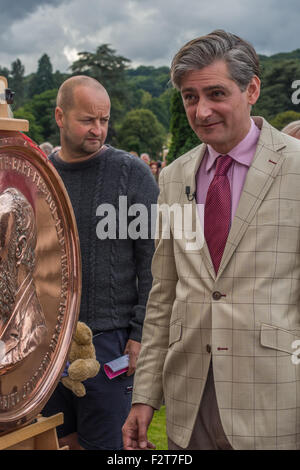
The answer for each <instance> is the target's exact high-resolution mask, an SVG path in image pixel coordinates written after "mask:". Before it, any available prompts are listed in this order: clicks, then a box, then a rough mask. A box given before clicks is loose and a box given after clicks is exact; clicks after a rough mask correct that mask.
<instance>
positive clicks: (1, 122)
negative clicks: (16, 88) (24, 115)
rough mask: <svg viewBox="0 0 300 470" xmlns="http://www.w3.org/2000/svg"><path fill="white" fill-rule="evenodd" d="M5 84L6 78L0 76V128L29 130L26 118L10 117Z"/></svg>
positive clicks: (4, 129) (5, 129)
mask: <svg viewBox="0 0 300 470" xmlns="http://www.w3.org/2000/svg"><path fill="white" fill-rule="evenodd" d="M7 86H8V85H7V80H6V78H5V77H3V76H0V130H3V131H24V132H27V131H28V130H29V122H28V121H27V120H26V119H14V118H13V117H10V109H9V106H8V104H7V102H6V96H5V90H6V89H7Z"/></svg>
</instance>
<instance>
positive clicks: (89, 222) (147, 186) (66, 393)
mask: <svg viewBox="0 0 300 470" xmlns="http://www.w3.org/2000/svg"><path fill="white" fill-rule="evenodd" d="M109 117H110V99H109V96H108V93H107V92H106V90H105V88H104V87H103V86H102V85H101V84H100V83H99V82H98V81H96V80H94V79H93V78H90V77H86V76H75V77H71V78H69V79H68V80H66V81H65V82H64V83H63V84H62V85H61V87H60V89H59V91H58V95H57V106H56V110H55V119H56V122H57V125H58V127H59V129H60V139H61V150H59V151H58V152H56V153H53V154H52V155H51V156H50V157H49V158H50V160H51V161H52V163H53V165H54V166H55V168H56V169H57V171H58V173H59V174H60V176H61V178H62V180H63V182H64V184H65V186H66V189H67V191H68V194H69V197H70V199H71V202H72V206H73V209H74V213H75V217H76V221H77V226H78V232H79V238H80V247H81V256H82V299H81V307H80V315H79V319H80V320H81V321H83V322H85V323H86V324H87V325H88V326H89V327H90V328H91V329H92V331H93V341H94V345H95V348H96V355H97V360H98V361H99V362H100V364H101V369H100V372H99V374H98V375H97V376H96V377H95V378H92V379H88V380H87V381H85V388H86V390H87V393H86V395H85V396H84V397H81V398H78V397H76V396H75V395H74V394H73V393H72V392H71V391H70V390H68V389H66V388H64V386H63V385H62V384H61V383H59V384H58V387H57V388H56V390H55V391H54V393H53V395H52V396H51V398H50V400H49V401H48V403H47V404H46V406H45V408H44V410H43V414H44V415H46V416H49V415H52V414H54V413H57V412H59V411H62V412H63V413H64V424H63V425H62V426H61V427H59V428H58V436H59V438H60V443H61V444H62V445H63V444H64V445H65V444H67V445H69V447H70V449H80V448H83V449H90V450H101V449H108V450H110V449H121V448H122V434H121V428H122V425H123V423H124V421H125V419H126V417H127V415H128V413H129V411H130V407H131V391H132V383H133V374H134V371H135V367H136V361H137V357H138V355H139V351H140V341H141V335H142V327H143V321H144V316H145V307H146V302H147V299H148V294H149V291H150V288H151V284H152V276H151V261H152V256H153V252H154V240H153V237H151V227H152V233H153V217H152V218H151V213H152V215H154V211H153V210H152V211H151V207H152V208H153V205H155V204H156V202H157V196H158V188H157V184H156V182H155V180H154V178H153V176H152V174H151V171H150V169H149V168H148V167H147V165H145V164H144V162H142V161H141V160H140V159H137V158H135V157H134V156H132V155H130V154H129V153H126V152H124V151H122V150H118V149H115V148H113V147H111V146H110V145H107V144H105V139H106V136H107V131H108V122H109ZM137 204H138V206H136V205H137ZM134 207H135V208H136V207H139V208H141V207H142V208H144V211H142V212H143V214H144V218H143V220H142V224H143V227H142V228H141V232H143V236H138V233H137V232H136V231H134V230H132V227H133V226H135V227H136V225H134V217H133V215H132V214H133V213H134V211H132V208H134ZM108 213H109V214H108ZM145 214H147V216H146V217H145ZM108 215H109V217H108ZM130 224H131V229H129V228H130ZM132 224H133V225H132ZM105 227H106V228H105ZM128 229H129V230H128ZM123 354H128V355H129V370H128V372H127V374H123V375H121V376H119V377H116V378H114V379H111V380H110V379H109V378H108V377H107V376H106V375H105V372H104V368H103V365H104V364H105V363H106V362H109V361H111V360H113V359H115V358H117V357H119V356H121V355H123Z"/></svg>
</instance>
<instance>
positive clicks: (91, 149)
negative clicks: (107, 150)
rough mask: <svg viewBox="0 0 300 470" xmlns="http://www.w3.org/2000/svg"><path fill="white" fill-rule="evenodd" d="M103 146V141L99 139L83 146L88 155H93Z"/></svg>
mask: <svg viewBox="0 0 300 470" xmlns="http://www.w3.org/2000/svg"><path fill="white" fill-rule="evenodd" d="M101 147H102V144H101V142H99V141H97V142H95V143H89V144H85V145H84V146H83V147H82V150H83V152H84V153H85V154H86V155H92V154H93V153H96V152H98V151H99V150H100V149H101Z"/></svg>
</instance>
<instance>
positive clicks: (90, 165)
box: [49, 146, 158, 341]
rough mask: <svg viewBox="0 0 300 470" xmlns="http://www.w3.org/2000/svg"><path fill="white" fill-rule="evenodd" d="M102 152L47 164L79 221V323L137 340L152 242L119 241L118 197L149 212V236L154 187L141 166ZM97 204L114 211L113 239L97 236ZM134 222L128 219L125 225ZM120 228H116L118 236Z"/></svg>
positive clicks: (129, 158)
mask: <svg viewBox="0 0 300 470" xmlns="http://www.w3.org/2000/svg"><path fill="white" fill-rule="evenodd" d="M106 147H107V148H106V149H105V150H102V151H100V152H99V153H98V154H97V155H95V156H94V157H92V158H91V159H89V160H87V161H84V162H77V163H66V162H64V161H63V160H61V159H60V158H59V156H58V155H57V153H54V154H52V155H51V156H50V157H49V159H50V160H51V161H52V163H53V165H54V167H55V168H56V170H57V171H58V173H59V174H60V176H61V178H62V180H63V182H64V184H65V187H66V189H67V192H68V194H69V197H70V199H71V202H72V206H73V209H74V213H75V217H76V221H77V227H78V232H79V238H80V247H81V257H82V298H81V307H80V315H79V319H80V320H81V321H83V322H85V323H87V324H88V325H89V327H90V328H91V329H92V330H93V331H96V330H102V331H105V330H111V329H116V328H129V338H130V339H133V340H135V341H141V335H142V326H143V322H144V316H145V307H146V303H147V299H148V295H149V291H150V288H151V285H152V275H151V261H152V256H153V252H154V240H152V239H151V237H150V235H149V238H148V239H141V238H140V239H137V240H132V239H130V238H129V237H127V238H126V239H121V238H122V237H121V238H119V237H118V233H119V231H118V229H119V222H118V220H119V197H120V196H127V205H128V207H130V206H131V205H132V204H137V203H138V204H143V205H145V206H146V207H147V209H148V214H149V219H148V222H149V224H148V226H149V234H150V228H151V204H156V202H157V196H158V186H157V183H156V182H155V180H154V178H153V176H152V174H151V171H150V169H149V168H148V167H147V165H146V164H145V163H144V162H142V161H141V160H139V159H138V158H137V157H134V156H132V155H130V154H128V153H126V152H124V151H122V150H117V149H115V148H113V147H111V146H106ZM100 204H112V205H113V206H114V207H115V209H116V227H117V230H116V233H117V237H116V239H105V240H101V239H99V238H98V236H97V234H96V227H97V224H98V223H99V221H100V220H101V217H99V216H97V215H96V210H97V208H98V206H99V205H100ZM103 217H105V215H103ZM133 219H134V217H128V224H129V223H130V222H131V221H132V220H133ZM124 228H125V227H124V226H123V227H120V229H121V230H122V232H124ZM126 230H127V228H126Z"/></svg>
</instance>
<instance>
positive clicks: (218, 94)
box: [211, 90, 225, 98]
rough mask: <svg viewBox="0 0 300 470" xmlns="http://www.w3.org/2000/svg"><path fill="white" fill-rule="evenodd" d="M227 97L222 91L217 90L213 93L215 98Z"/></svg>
mask: <svg viewBox="0 0 300 470" xmlns="http://www.w3.org/2000/svg"><path fill="white" fill-rule="evenodd" d="M224 95H225V93H224V91H221V90H215V91H213V92H212V94H211V96H212V97H215V98H221V97H223V96H224Z"/></svg>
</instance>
